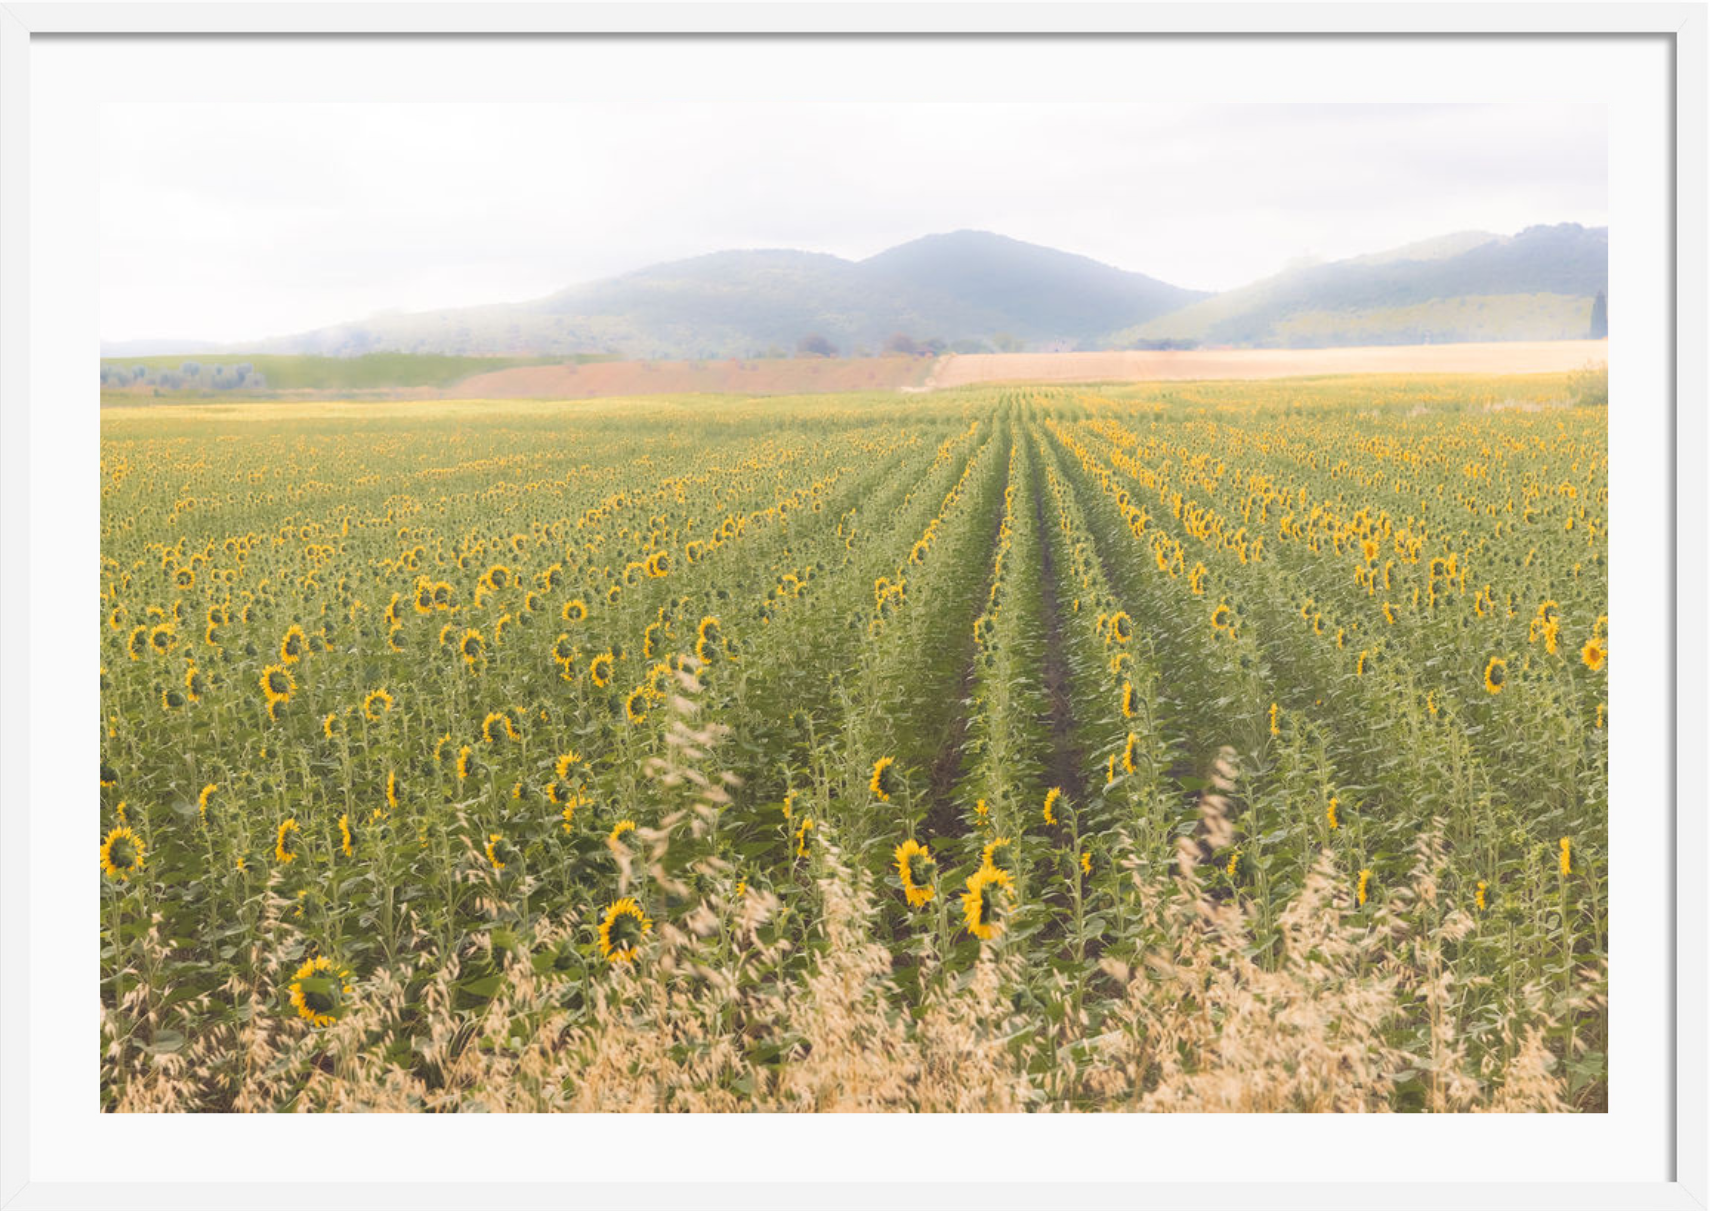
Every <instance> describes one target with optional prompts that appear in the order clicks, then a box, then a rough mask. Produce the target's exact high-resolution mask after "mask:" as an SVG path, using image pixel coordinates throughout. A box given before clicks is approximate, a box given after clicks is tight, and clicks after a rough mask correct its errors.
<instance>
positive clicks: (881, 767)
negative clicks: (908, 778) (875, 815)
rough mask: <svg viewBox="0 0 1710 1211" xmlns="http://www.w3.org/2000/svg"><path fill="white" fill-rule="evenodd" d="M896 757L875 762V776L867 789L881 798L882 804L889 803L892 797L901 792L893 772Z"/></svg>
mask: <svg viewBox="0 0 1710 1211" xmlns="http://www.w3.org/2000/svg"><path fill="white" fill-rule="evenodd" d="M895 761H896V758H895V757H880V758H879V759H878V760H877V761H875V762H873V776H872V778H871V779H870V780H869V781H868V783H867V788H868V789H869V790H871V791H872V792H873V793H874V794H875V795H877V796H878V797H879V800H880V802H882V803H889V802H890V801H891V795H892V794H894V793H895V792H896V791H898V790H900V789H901V787H900V785H899V784H898V781H897V775H896V774H894V773H892V772H891V766H892V764H894V763H895Z"/></svg>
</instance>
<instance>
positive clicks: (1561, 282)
mask: <svg viewBox="0 0 1710 1211" xmlns="http://www.w3.org/2000/svg"><path fill="white" fill-rule="evenodd" d="M1608 260H1609V233H1608V229H1607V228H1591V229H1588V228H1584V227H1580V226H1578V225H1576V224H1563V225H1560V226H1555V227H1531V228H1527V229H1526V230H1525V231H1522V232H1521V233H1520V234H1518V235H1515V236H1511V237H1503V236H1498V235H1493V234H1491V233H1489V232H1478V231H1472V232H1456V233H1454V234H1451V235H1445V236H1439V237H1437V238H1435V239H1431V240H1424V241H1420V242H1418V243H1413V244H1408V245H1404V246H1402V247H1400V248H1394V249H1390V250H1388V251H1386V252H1379V253H1373V254H1370V255H1367V256H1360V257H1353V258H1350V259H1347V260H1342V261H1333V262H1328V263H1318V264H1304V265H1298V266H1294V267H1291V268H1289V269H1288V270H1286V271H1284V272H1283V273H1280V274H1277V275H1276V276H1274V277H1270V278H1266V279H1264V280H1263V281H1259V282H1255V283H1253V284H1252V285H1250V286H1243V287H1241V288H1240V289H1237V290H1230V291H1225V292H1224V293H1222V294H1217V295H1208V294H1205V293H1204V292H1201V291H1194V290H1186V289H1183V288H1181V287H1179V286H1172V285H1170V284H1169V283H1167V282H1161V281H1159V280H1157V279H1156V278H1151V277H1147V276H1146V275H1144V274H1140V273H1131V272H1128V271H1126V270H1122V269H1116V268H1114V267H1112V266H1110V265H1105V264H1102V263H1100V262H1098V261H1095V260H1092V259H1091V258H1088V257H1084V256H1076V255H1074V254H1072V253H1067V252H1061V251H1058V250H1056V249H1053V248H1045V247H1042V246H1040V245H1038V244H1027V243H1023V242H1022V241H1020V240H1012V239H1009V238H1007V237H1005V236H1000V235H994V234H992V233H990V232H984V231H957V232H952V233H949V234H946V235H930V236H925V237H923V238H921V239H918V240H913V241H910V242H909V243H907V244H901V245H899V246H897V247H895V248H891V249H889V250H887V251H885V252H881V253H879V254H878V255H876V256H873V257H869V258H867V259H866V260H864V261H848V260H844V259H843V258H841V257H835V256H829V255H826V254H824V253H813V252H797V251H791V250H787V249H772V250H749V251H727V252H715V253H711V254H709V255H706V256H699V257H692V258H689V259H687V260H681V261H672V262H668V263H666V264H661V265H652V266H649V267H647V268H645V269H639V270H636V271H635V272H633V273H626V274H622V275H620V276H618V277H613V278H607V279H604V280H602V281H597V282H590V283H587V284H585V285H580V286H572V287H570V288H568V289H566V290H562V291H559V292H558V293H556V294H552V295H548V296H547V297H545V298H542V299H535V300H533V301H530V302H523V303H515V304H502V305H496V306H485V307H466V308H454V309H448V310H443V311H424V312H390V313H385V314H381V315H376V316H371V317H369V318H367V319H364V320H359V321H353V322H350V323H344V324H337V325H333V326H331V327H327V328H320V329H316V330H314V331H312V332H305V333H300V334H297V335H295V336H287V337H280V338H276V339H273V340H266V341H259V342H248V343H246V344H244V345H242V346H233V347H230V349H231V351H232V352H237V351H242V352H247V353H318V354H331V355H336V356H343V357H348V356H355V355H360V354H365V353H375V352H403V353H435V354H452V355H474V354H480V355H508V356H566V355H570V354H578V353H608V352H609V353H617V354H622V355H624V356H628V357H633V358H724V357H749V356H753V355H756V354H762V353H766V352H768V351H774V352H793V351H795V350H796V348H797V346H798V343H799V342H802V341H803V340H804V339H805V338H808V337H811V336H818V337H821V338H823V341H824V343H825V346H827V347H829V348H831V349H835V350H836V351H837V352H841V353H852V352H856V351H860V350H866V351H868V352H876V351H878V350H879V349H881V348H882V347H883V346H884V345H885V343H886V342H887V340H889V339H890V338H891V337H892V336H893V335H896V334H901V335H904V336H907V337H910V338H912V339H913V340H914V341H916V342H921V343H924V342H927V341H929V340H937V341H939V342H942V343H943V345H944V346H946V347H950V348H957V347H961V348H969V349H972V348H979V347H986V346H1005V347H1007V346H1009V345H1010V343H1011V341H1013V342H1014V343H1015V345H1016V347H1020V346H1026V347H1028V348H1032V349H1049V348H1083V349H1109V348H1117V349H1121V348H1131V347H1135V346H1147V345H1152V346H1156V345H1167V344H1202V345H1285V346H1312V345H1334V344H1394V343H1401V342H1411V341H1442V340H1519V339H1552V338H1559V337H1579V336H1584V335H1586V333H1587V330H1588V329H1589V326H1590V319H1591V307H1592V298H1593V296H1594V295H1595V294H1596V293H1597V292H1598V291H1599V290H1603V289H1606V287H1607V284H1608ZM168 345H170V347H171V351H172V352H177V353H191V352H200V353H217V352H220V350H219V349H218V348H217V347H215V346H210V345H209V344H207V343H206V342H159V341H146V342H144V341H133V342H125V343H124V344H123V345H113V346H109V347H107V348H106V349H104V350H103V352H104V353H106V354H107V355H108V356H128V355H131V354H137V353H142V352H150V353H155V352H164V351H166V349H167V346H168Z"/></svg>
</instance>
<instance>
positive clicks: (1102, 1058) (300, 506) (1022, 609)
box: [98, 375, 1609, 1111]
mask: <svg viewBox="0 0 1710 1211" xmlns="http://www.w3.org/2000/svg"><path fill="white" fill-rule="evenodd" d="M1568 396H1569V391H1568V384H1567V376H1562V375H1553V376H1528V377H1525V378H1507V379H1491V378H1475V377H1460V376H1455V377H1439V378H1420V377H1408V378H1327V379H1316V380H1313V379H1303V380H1283V381H1277V382H1271V383H1238V384H1163V385H1125V386H1118V387H1104V388H1097V389H1091V388H1071V387H1049V388H1044V387H1041V388H1030V387H1020V386H1018V387H1013V388H1007V387H1000V388H993V387H982V388H967V389H961V390H957V391H948V392H939V393H935V394H931V395H921V396H900V397H899V396H895V395H876V394H875V395H844V396H831V395H828V396H812V397H799V398H788V399H776V398H774V399H758V400H742V399H727V398H720V397H658V398H648V399H637V400H621V401H588V402H579V403H568V404H561V403H549V402H540V401H508V402H499V403H484V402H479V401H471V402H422V403H404V402H399V403H389V404H350V405H327V404H296V405H293V404H279V405H274V404H244V405H236V406H233V405H209V406H204V407H196V406H180V407H145V408H133V409H125V410H123V411H114V412H110V413H107V414H105V415H104V416H103V425H102V441H101V482H102V550H101V622H100V634H101V654H100V663H101V721H100V727H101V771H100V780H101V791H100V809H99V810H100V829H99V832H100V836H99V842H100V868H99V872H98V878H99V884H100V896H101V938H100V947H101V950H100V953H101V962H100V971H101V998H102V1025H101V1036H102V1037H101V1084H100V1098H101V1103H102V1105H103V1107H104V1108H106V1109H110V1110H120V1111H124V1110H135V1111H160V1110H186V1111H188V1110H212V1111H228V1110H258V1111H274V1110H386V1111H407V1110H534V1111H554V1110H643V1111H675V1110H703V1109H704V1110H719V1111H727V1110H931V1111H946V1110H948V1111H957V1110H962V1111H967V1110H1032V1109H1037V1110H1098V1109H1107V1110H1238V1111H1273V1110H1347V1111H1374V1110H1376V1111H1386V1110H1396V1111H1468V1110H1588V1111H1596V1110H1602V1109H1604V1108H1605V1107H1606V1103H1607V1090H1608V1062H1607V1055H1606V1043H1607V1011H1606V994H1607V930H1608V909H1607V900H1606V869H1605V848H1606V838H1607V823H1608V748H1607V734H1608V733H1607V728H1608V727H1609V720H1608V717H1607V707H1606V702H1607V699H1606V689H1605V687H1606V676H1607V668H1608V660H1609V638H1608V618H1607V605H1606V603H1607V559H1606V556H1607V549H1608V530H1607V521H1606V519H1607V510H1608V490H1607V474H1608V433H1607V413H1606V410H1605V409H1604V408H1598V407H1583V406H1577V405H1574V404H1572V403H1571V402H1568Z"/></svg>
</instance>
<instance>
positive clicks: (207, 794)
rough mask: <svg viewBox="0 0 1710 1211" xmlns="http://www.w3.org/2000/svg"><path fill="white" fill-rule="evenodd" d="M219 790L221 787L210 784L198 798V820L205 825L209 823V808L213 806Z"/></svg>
mask: <svg viewBox="0 0 1710 1211" xmlns="http://www.w3.org/2000/svg"><path fill="white" fill-rule="evenodd" d="M219 789H220V788H219V786H217V785H216V784H215V783H212V782H210V783H208V785H206V786H204V787H203V788H202V793H201V794H199V795H197V796H196V818H197V819H198V820H200V821H201V822H202V823H203V824H206V823H207V822H208V808H209V807H211V806H212V805H213V802H214V795H215V793H216V792H218V791H219Z"/></svg>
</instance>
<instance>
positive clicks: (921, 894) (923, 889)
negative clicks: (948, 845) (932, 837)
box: [896, 837, 938, 908]
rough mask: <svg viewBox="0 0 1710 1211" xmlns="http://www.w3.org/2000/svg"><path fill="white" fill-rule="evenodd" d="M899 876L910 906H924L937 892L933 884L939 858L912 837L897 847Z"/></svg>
mask: <svg viewBox="0 0 1710 1211" xmlns="http://www.w3.org/2000/svg"><path fill="white" fill-rule="evenodd" d="M896 859H897V877H898V878H900V879H901V880H902V886H903V895H904V896H906V897H907V899H908V906H909V907H910V908H923V907H925V906H926V904H927V902H928V901H930V900H931V899H932V897H933V896H934V895H936V894H937V890H936V889H935V888H934V887H933V886H932V868H933V867H934V866H936V865H937V864H938V863H937V859H935V858H934V857H933V856H932V854H931V853H930V852H929V851H928V850H927V848H926V846H924V845H922V844H921V843H920V842H918V841H916V840H915V839H914V838H912V837H910V838H909V839H908V840H907V841H904V842H903V843H902V844H901V845H899V846H897V849H896Z"/></svg>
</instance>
